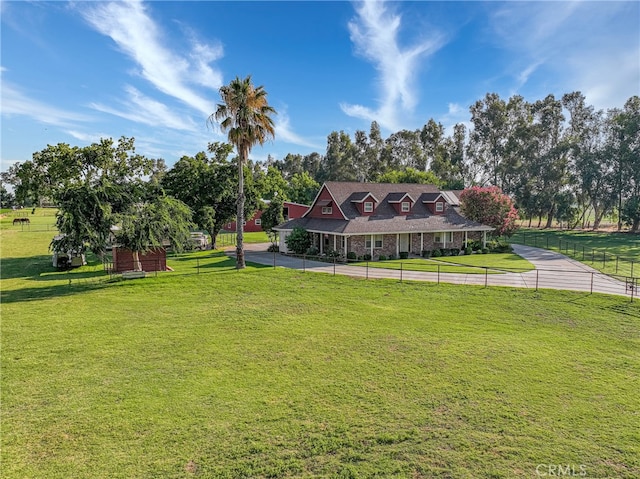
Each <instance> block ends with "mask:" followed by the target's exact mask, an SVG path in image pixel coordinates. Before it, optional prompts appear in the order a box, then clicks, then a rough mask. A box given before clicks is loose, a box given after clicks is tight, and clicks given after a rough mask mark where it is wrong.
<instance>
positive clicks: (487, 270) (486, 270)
mask: <svg viewBox="0 0 640 479" xmlns="http://www.w3.org/2000/svg"><path fill="white" fill-rule="evenodd" d="M488 281H489V268H487V267H486V266H485V267H484V287H485V288H486V287H487V282H488Z"/></svg>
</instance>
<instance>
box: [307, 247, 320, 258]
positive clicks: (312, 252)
mask: <svg viewBox="0 0 640 479" xmlns="http://www.w3.org/2000/svg"><path fill="white" fill-rule="evenodd" d="M306 254H307V256H318V254H320V251H318V248H316V247H315V246H311V247H310V248H309V249H308V250H307V253H306Z"/></svg>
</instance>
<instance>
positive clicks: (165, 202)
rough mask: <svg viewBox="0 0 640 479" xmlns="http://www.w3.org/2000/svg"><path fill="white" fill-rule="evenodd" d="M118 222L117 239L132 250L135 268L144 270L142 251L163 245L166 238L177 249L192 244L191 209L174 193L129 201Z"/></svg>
mask: <svg viewBox="0 0 640 479" xmlns="http://www.w3.org/2000/svg"><path fill="white" fill-rule="evenodd" d="M116 222H117V223H118V227H119V229H118V230H117V231H116V234H115V236H116V241H117V242H118V244H119V245H120V246H122V247H124V248H127V249H130V250H131V251H132V253H133V263H134V270H135V271H142V264H141V263H140V254H143V253H146V252H148V251H150V250H152V249H155V248H160V247H162V246H163V244H164V242H165V241H169V243H170V244H171V247H172V248H173V249H174V250H175V251H178V252H180V251H183V250H184V249H185V248H186V247H188V246H189V245H190V243H189V242H190V231H191V228H192V226H193V223H192V222H191V210H190V209H189V207H188V206H187V205H185V204H184V203H183V202H182V201H180V200H177V199H175V198H173V197H171V196H158V197H157V198H155V199H154V200H153V201H149V202H145V203H133V204H130V205H129V207H128V208H127V209H126V210H125V211H123V212H122V213H120V214H118V215H116Z"/></svg>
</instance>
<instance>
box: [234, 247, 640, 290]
mask: <svg viewBox="0 0 640 479" xmlns="http://www.w3.org/2000/svg"><path fill="white" fill-rule="evenodd" d="M268 246H269V244H268V243H266V244H265V243H260V244H247V245H245V254H246V260H247V261H250V262H254V263H259V264H265V265H271V266H281V267H284V268H290V269H297V270H300V271H302V270H304V271H314V272H319V273H328V274H341V275H347V276H353V277H358V278H364V277H366V278H372V279H374V278H376V279H377V278H388V279H396V280H399V281H403V280H410V281H429V282H442V283H452V284H473V285H481V286H508V287H514V288H532V289H558V290H569V291H584V292H589V293H590V292H594V293H604V294H615V295H622V296H630V292H628V291H627V288H626V284H625V283H624V282H623V281H618V280H616V279H614V278H611V277H610V276H606V275H604V274H602V273H600V272H599V271H597V270H595V269H593V268H590V267H589V266H587V265H585V264H583V263H580V262H578V261H575V260H573V259H571V258H568V257H566V256H564V255H562V254H560V253H556V252H553V251H549V250H545V249H541V248H534V247H531V246H523V245H513V250H514V252H515V253H517V254H518V255H520V256H522V257H523V258H524V259H526V260H528V261H529V262H530V263H532V264H533V265H534V266H535V268H536V269H535V270H533V271H527V272H524V273H504V274H471V273H469V274H465V273H427V272H422V271H401V270H397V269H384V268H368V267H365V266H349V265H345V264H340V263H337V264H333V263H324V262H319V261H311V260H308V259H304V260H303V259H302V258H295V257H292V256H286V255H283V254H279V253H275V254H274V253H268V252H267V247H268ZM227 254H229V255H234V254H235V251H234V249H233V248H231V249H229V250H227ZM637 294H638V292H635V293H634V295H637Z"/></svg>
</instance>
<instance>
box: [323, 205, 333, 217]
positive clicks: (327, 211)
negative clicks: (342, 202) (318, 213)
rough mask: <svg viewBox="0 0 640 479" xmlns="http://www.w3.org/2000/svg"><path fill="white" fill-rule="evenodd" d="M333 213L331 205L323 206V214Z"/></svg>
mask: <svg viewBox="0 0 640 479" xmlns="http://www.w3.org/2000/svg"><path fill="white" fill-rule="evenodd" d="M331 213H333V209H332V208H331V206H323V207H322V214H323V215H330V214H331Z"/></svg>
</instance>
